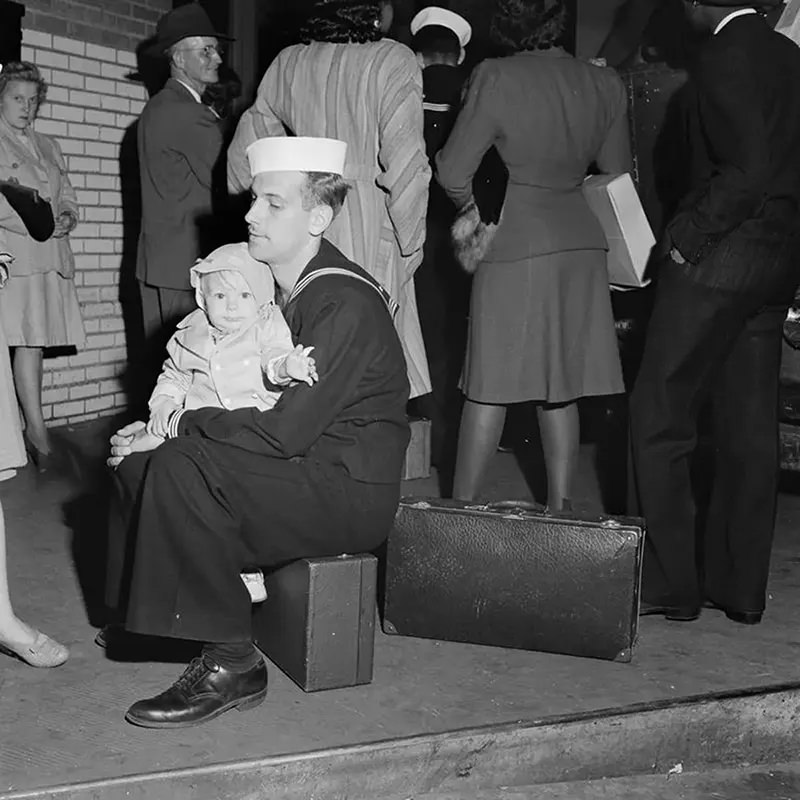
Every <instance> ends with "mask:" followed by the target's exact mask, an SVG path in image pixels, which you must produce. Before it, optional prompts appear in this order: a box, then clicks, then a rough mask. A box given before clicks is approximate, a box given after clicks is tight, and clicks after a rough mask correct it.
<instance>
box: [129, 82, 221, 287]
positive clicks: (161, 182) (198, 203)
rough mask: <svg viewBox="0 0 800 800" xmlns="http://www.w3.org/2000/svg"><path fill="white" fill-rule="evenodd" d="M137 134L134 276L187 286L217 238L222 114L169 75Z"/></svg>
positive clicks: (151, 282)
mask: <svg viewBox="0 0 800 800" xmlns="http://www.w3.org/2000/svg"><path fill="white" fill-rule="evenodd" d="M137 137H138V138H137V142H138V153H139V173H140V176H141V184H142V229H141V233H140V235H139V247H138V252H137V263H136V277H137V278H138V279H139V280H140V281H144V282H145V283H147V284H149V285H151V286H159V287H163V288H169V289H187V290H188V289H190V288H191V287H190V286H189V268H190V267H191V266H192V264H194V262H195V260H196V259H197V258H198V257H199V256H202V255H206V254H207V253H208V252H209V251H210V250H212V249H213V248H214V247H215V246H216V245H217V244H218V238H217V234H216V231H215V228H214V225H213V210H212V206H213V203H212V173H213V170H214V165H215V164H216V162H217V159H218V158H219V157H220V153H221V150H222V132H221V129H220V124H219V118H218V117H217V116H216V115H215V114H214V112H213V111H211V109H210V108H209V107H208V106H206V105H204V104H203V103H198V102H197V100H195V98H194V97H192V95H191V94H190V92H189V90H188V89H187V88H186V87H185V86H183V85H182V84H180V83H179V82H178V81H176V80H174V79H173V78H170V79H169V80H168V81H167V83H166V85H165V86H164V88H163V89H162V90H161V91H160V92H159V93H158V94H156V95H154V96H153V97H152V98H151V99H150V100H149V101H148V103H147V105H146V106H145V107H144V111H143V112H142V116H141V118H140V119H139V125H138V130H137Z"/></svg>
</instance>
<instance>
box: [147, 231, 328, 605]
mask: <svg viewBox="0 0 800 800" xmlns="http://www.w3.org/2000/svg"><path fill="white" fill-rule="evenodd" d="M190 282H191V285H192V286H193V287H194V289H195V294H196V297H197V305H198V306H199V308H198V309H197V310H196V311H193V312H192V313H191V314H189V316H188V317H186V318H185V319H183V320H182V321H181V322H180V323H179V324H178V330H177V331H176V333H175V334H174V336H173V337H172V338H171V339H170V340H169V343H168V344H167V353H168V357H167V360H166V361H165V362H164V366H163V367H162V370H161V375H159V378H158V381H157V382H156V388H155V389H154V390H153V394H152V395H151V396H150V403H149V406H150V419H149V421H148V423H147V430H148V432H150V433H153V434H156V435H157V436H166V433H167V424H168V422H169V417H170V414H172V412H173V411H175V410H176V409H178V408H185V409H195V408H203V407H209V406H211V407H215V408H226V409H229V410H233V409H237V408H245V407H248V406H254V407H256V408H258V409H260V410H261V411H267V410H269V409H270V408H272V407H273V406H274V405H275V403H277V401H278V398H279V397H280V387H282V386H287V385H289V384H291V383H292V382H293V381H303V382H305V383H307V384H308V385H309V386H311V385H313V383H314V382H315V381H316V380H317V370H316V364H315V362H314V359H313V358H312V357H311V356H310V355H309V353H310V352H311V350H312V349H313V348H311V347H303V346H302V345H297V347H293V345H292V335H291V332H290V331H289V326H288V325H287V324H286V320H285V319H284V318H283V314H282V313H281V311H280V309H279V308H278V307H277V306H276V305H275V302H274V296H275V284H274V281H273V278H272V274H271V273H270V271H269V269H268V267H267V266H266V265H264V264H261V263H260V262H258V261H256V260H255V259H254V258H252V256H251V255H250V253H249V252H248V250H247V243H246V242H242V243H239V244H226V245H224V246H223V247H219V248H217V249H216V250H214V252H213V253H211V254H210V255H209V256H206V258H203V259H200V260H199V261H198V262H197V263H196V264H195V265H194V266H193V267H192V268H191V273H190ZM242 580H243V581H244V584H245V586H246V587H247V590H248V591H249V592H250V597H251V599H252V600H253V602H254V603H258V602H261V601H262V600H265V599H266V596H267V593H266V589H265V587H264V576H263V574H262V573H261V571H260V570H258V569H252V570H251V569H248V570H246V571H245V572H243V573H242Z"/></svg>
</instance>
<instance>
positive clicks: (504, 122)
mask: <svg viewBox="0 0 800 800" xmlns="http://www.w3.org/2000/svg"><path fill="white" fill-rule="evenodd" d="M627 109H628V101H627V96H626V93H625V86H624V85H623V83H622V81H621V80H620V78H619V77H618V76H617V74H616V73H615V72H614V71H613V70H610V69H604V68H601V67H595V66H592V65H591V64H587V63H585V62H582V61H579V60H578V59H576V58H573V57H571V56H570V55H568V54H567V53H566V52H565V51H564V50H562V49H560V48H557V47H553V48H551V49H549V50H532V51H525V52H520V53H516V54H515V55H512V56H508V57H507V58H499V59H488V60H486V61H484V62H483V63H481V64H479V65H478V66H477V67H476V68H475V69H474V71H473V73H472V75H471V77H470V81H469V86H468V89H467V94H466V98H465V100H464V105H463V107H462V109H461V111H460V112H459V115H458V119H457V120H456V124H455V127H454V128H453V132H452V133H451V134H450V137H449V139H448V140H447V143H446V144H445V146H444V147H443V148H442V149H441V150H440V151H439V153H438V154H437V156H436V165H437V178H438V180H439V182H440V183H441V184H442V186H443V187H444V189H445V190H446V191H447V193H448V195H450V197H451V198H452V199H453V201H454V202H455V203H456V205H457V206H459V207H460V206H462V205H464V204H465V203H466V202H467V201H469V200H470V198H471V197H472V195H473V183H472V181H473V178H474V177H475V174H476V173H477V171H478V167H479V165H480V163H481V160H482V159H483V156H484V154H485V153H486V151H487V150H489V148H490V147H491V146H492V145H496V147H497V150H498V152H499V153H500V155H501V157H502V159H503V161H504V162H505V165H506V167H507V168H508V171H509V181H508V188H507V191H506V199H505V207H504V210H503V219H502V221H501V222H500V225H499V227H498V229H497V233H496V235H495V237H494V241H493V242H492V244H491V246H490V248H489V252H488V254H487V260H489V261H517V260H520V259H523V258H531V257H533V256H539V255H546V254H549V253H555V252H560V251H567V250H583V249H594V248H597V249H605V248H606V246H607V244H606V239H605V236H604V235H603V229H602V228H601V227H600V223H599V222H598V221H597V218H596V217H595V215H594V214H593V213H592V211H591V209H590V208H589V205H588V203H587V202H586V200H585V198H584V196H583V192H582V191H581V185H582V183H583V180H584V178H585V177H586V174H587V171H588V169H589V166H590V165H591V164H592V163H593V162H595V163H596V164H597V165H598V167H599V169H600V170H601V171H603V172H608V173H613V174H616V173H620V172H628V171H630V170H631V169H632V163H631V154H630V134H629V129H628V114H627Z"/></svg>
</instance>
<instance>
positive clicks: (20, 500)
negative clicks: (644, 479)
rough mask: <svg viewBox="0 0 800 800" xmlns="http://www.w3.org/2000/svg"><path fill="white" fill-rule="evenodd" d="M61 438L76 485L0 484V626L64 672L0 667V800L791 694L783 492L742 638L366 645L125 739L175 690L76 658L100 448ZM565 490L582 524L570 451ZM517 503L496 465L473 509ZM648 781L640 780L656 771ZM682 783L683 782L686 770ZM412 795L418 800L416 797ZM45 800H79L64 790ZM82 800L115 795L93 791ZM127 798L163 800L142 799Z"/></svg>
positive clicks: (797, 587) (726, 625) (797, 553)
mask: <svg viewBox="0 0 800 800" xmlns="http://www.w3.org/2000/svg"><path fill="white" fill-rule="evenodd" d="M75 436H77V437H78V439H79V440H81V441H83V444H82V451H83V452H84V454H85V455H87V454H88V456H89V460H88V461H87V462H84V466H83V471H82V473H81V474H82V476H83V478H82V480H81V481H75V480H66V479H62V478H56V479H47V480H41V479H40V478H39V477H38V476H37V475H35V473H34V472H33V469H32V468H31V467H28V468H26V469H25V470H23V471H22V472H21V473H20V474H19V475H18V476H17V477H16V478H14V479H13V480H11V481H8V482H5V483H3V484H0V498H2V502H3V505H4V507H5V509H6V514H7V522H8V538H9V542H8V544H9V563H10V565H11V573H12V574H11V584H12V591H13V596H14V598H15V605H16V607H17V610H18V612H19V613H20V615H21V616H23V617H24V618H25V619H27V620H29V621H30V622H31V623H33V624H35V625H40V626H41V627H42V628H43V629H44V630H45V631H47V632H49V633H52V634H53V635H54V636H56V637H57V638H59V639H60V640H61V641H63V642H65V643H66V644H68V645H69V646H70V648H71V651H72V657H71V659H70V661H69V662H68V663H67V664H66V665H65V666H64V667H61V668H59V669H57V670H54V671H47V670H35V669H32V668H30V667H27V666H25V665H23V664H21V663H18V662H16V661H13V660H11V659H8V658H3V659H2V663H0V798H2V797H5V796H6V793H15V794H14V796H19V797H21V796H28V797H34V796H36V797H44V796H51V795H49V794H46V793H43V792H38V791H37V790H44V789H45V787H55V786H59V785H60V786H64V785H66V784H75V783H76V782H82V781H84V782H85V781H103V780H107V779H116V778H119V777H120V776H127V775H139V776H142V775H149V774H154V773H157V772H159V771H160V772H162V773H163V772H164V771H169V770H186V769H199V770H200V772H192V775H201V774H204V773H203V770H212V769H213V768H214V765H220V764H239V765H241V764H243V763H246V762H249V760H258V759H264V758H268V757H275V756H282V755H286V754H307V753H312V752H315V753H316V752H321V751H327V750H329V749H330V748H341V747H343V746H347V745H365V744H366V745H369V744H370V743H377V742H384V743H385V742H392V741H395V740H403V739H404V738H406V737H414V736H419V735H426V734H443V733H446V732H453V731H458V730H460V729H469V728H475V727H478V726H484V727H485V726H492V725H505V724H508V723H516V724H524V723H528V722H530V723H534V722H535V721H537V720H539V721H541V720H543V719H546V718H552V717H554V716H555V715H574V714H576V713H579V712H592V711H597V710H600V709H620V708H625V707H628V706H631V705H632V704H648V703H653V702H660V701H667V700H677V699H680V698H683V697H687V696H690V695H706V694H709V693H712V692H719V691H724V690H738V689H745V688H749V687H768V686H771V685H774V684H783V683H791V682H794V681H798V680H800V667H799V666H798V653H799V652H800V625H798V622H800V617H799V615H798V611H797V609H798V606H799V605H800V547H798V531H800V496H797V495H794V494H789V493H785V494H782V495H781V498H780V503H779V514H778V529H777V539H776V546H775V557H774V560H773V569H772V581H771V586H770V604H769V607H768V609H767V613H766V615H765V618H764V621H763V623H762V624H761V625H759V626H755V627H745V626H740V625H736V624H735V623H732V622H730V621H728V620H727V619H726V618H725V617H724V615H723V614H721V613H719V612H711V611H708V612H705V613H704V614H703V616H702V617H701V618H700V619H699V620H698V621H697V622H694V623H690V624H685V623H684V624H681V623H670V622H667V621H665V620H664V619H662V618H659V617H647V618H644V619H643V620H642V622H641V629H640V639H639V644H638V647H637V648H636V650H635V651H634V659H633V662H632V663H631V664H617V663H610V662H602V661H594V660H587V659H579V658H571V657H566V656H557V655H550V654H542V653H531V652H523V651H515V650H502V649H495V648H488V647H478V646H471V645H464V644H455V643H446V642H438V641H428V640H417V639H406V638H400V637H391V636H387V635H385V634H383V633H381V632H378V634H377V637H376V651H375V677H374V680H373V683H372V684H371V685H369V686H363V687H357V688H353V689H341V690H336V691H331V692H323V693H319V694H304V693H303V692H302V691H301V690H300V689H298V688H297V687H296V686H295V685H294V684H293V683H291V682H290V681H289V680H288V678H286V677H285V676H284V675H283V674H282V673H281V672H280V671H279V670H278V669H277V668H274V667H272V668H271V669H270V680H271V686H270V693H269V696H268V698H267V702H265V703H264V704H263V705H262V706H260V707H259V708H257V709H255V710H253V711H251V712H248V713H244V714H239V713H236V714H233V713H229V714H225V715H223V716H222V717H221V718H219V719H218V720H215V721H214V722H212V723H210V724H208V725H205V726H202V727H199V728H191V729H187V730H182V731H148V730H144V729H140V728H135V727H133V726H131V725H129V724H127V723H126V722H125V721H124V720H123V718H122V715H123V713H124V711H125V709H126V708H127V706H128V705H129V704H130V703H131V702H133V701H134V700H136V699H138V698H140V697H144V696H149V695H152V694H155V693H157V692H158V691H161V690H162V689H164V688H165V687H166V686H167V685H168V684H169V683H170V682H171V681H172V680H173V679H174V678H175V677H177V675H178V674H179V673H180V672H181V670H182V664H181V663H180V661H179V659H180V658H181V657H182V655H181V654H178V653H174V654H170V658H171V659H173V660H172V661H170V660H161V661H138V662H134V663H131V662H120V661H112V660H109V659H108V658H107V656H106V654H105V653H104V652H103V651H102V650H100V649H99V648H98V647H96V646H95V645H94V644H93V638H94V634H95V629H94V627H93V623H94V624H96V623H97V619H96V617H95V613H94V612H95V607H96V604H97V588H98V586H99V580H98V579H99V577H100V572H99V570H100V567H101V564H102V553H103V535H104V531H103V519H102V514H101V513H100V512H101V510H102V503H101V502H99V498H98V497H97V494H96V492H95V493H92V492H90V491H87V487H89V486H90V485H91V484H92V482H93V481H94V478H93V477H92V474H91V473H92V469H91V468H89V469H87V468H86V466H85V465H86V464H90V465H91V464H93V463H96V462H97V460H98V458H99V456H100V455H101V454H102V452H103V451H104V448H105V431H101V430H100V429H99V427H94V428H91V427H87V428H83V429H76V430H75V431H72V432H68V438H69V437H73V440H74V437H75ZM581 487H582V488H581V492H580V496H579V497H578V498H576V506H577V508H578V509H579V510H584V511H590V510H594V511H598V512H599V511H600V510H601V509H600V501H599V491H598V487H597V481H596V480H595V478H594V470H593V451H592V448H591V447H589V446H587V447H586V448H585V449H584V452H583V461H582V467H581ZM404 493H405V494H413V495H436V494H437V493H438V489H437V485H436V479H435V477H432V478H430V479H426V480H420V481H410V482H407V484H406V485H405V486H404ZM527 494H528V492H527V488H526V486H525V483H524V480H523V478H522V474H521V472H520V469H519V467H518V465H517V462H516V460H515V458H514V457H513V456H511V455H506V454H498V456H497V457H496V459H495V462H494V464H493V468H492V475H491V481H490V486H489V489H488V495H489V497H490V498H491V499H501V498H509V497H524V496H526V495H527ZM176 662H177V663H176ZM798 744H799V745H800V737H798ZM701 756H702V753H700V752H698V754H697V759H698V762H697V763H702V759H701ZM786 760H790V759H786ZM657 761H658V758H654V762H653V764H654V767H655V765H656V762H657ZM662 766H663V765H662V764H660V763H659V764H658V768H659V770H660V769H661V767H662ZM684 767H685V769H686V770H687V771H689V770H690V769H691V764H690V763H686V764H684ZM497 778H498V781H501V780H502V776H500V775H498V776H497ZM439 779H440V780H443V777H442V776H440V777H439ZM192 780H195V781H197V780H200V778H198V777H195V778H192ZM426 781H427V782H426V783H425V786H424V787H422V788H424V789H425V792H427V793H435V791H436V790H437V786H438V784H437V783H436V775H432V774H429V775H428V776H427V778H426ZM120 785H121V784H120ZM142 785H144V784H142ZM262 786H263V784H262ZM416 790H417V791H418V792H419V795H420V797H423V796H424V795H425V792H423V791H422V789H421V788H420V787H417V788H416ZM120 791H122V789H120ZM410 791H411V790H410V789H409V792H410ZM17 792H23V793H26V794H24V795H23V794H16V793H17ZM109 792H110V790H109ZM52 796H54V797H55V796H75V797H77V796H79V795H78V794H77V793H75V794H71V793H70V790H68V789H64V790H63V791H62V792H60V793H57V794H56V793H53V794H52ZM80 796H81V797H83V796H84V795H80ZM85 796H87V797H88V796H92V797H106V796H108V797H112V796H114V797H116V796H118V795H117V794H114V793H108V794H105V793H103V791H102V790H100V789H98V790H97V791H94V790H92V793H91V794H87V795H85ZM119 796H123V795H122V794H120V795H119ZM130 796H137V797H153V798H155V797H164V796H165V795H163V793H162V794H160V795H159V794H158V793H152V794H148V792H147V790H146V789H142V790H141V791H138V790H137V793H135V795H130ZM169 796H174V797H178V796H181V797H184V796H185V797H204V796H208V795H204V794H202V793H198V794H192V793H191V792H189V793H181V794H178V793H175V794H172V795H169ZM220 796H221V795H220ZM229 796H244V795H239V794H231V795H229ZM247 796H251V795H249V794H248V795H247ZM252 796H257V795H256V794H253V795H252ZM258 796H261V795H258ZM263 796H269V797H273V796H275V797H277V796H278V795H273V794H270V793H269V792H266V793H265V794H263ZM287 796H288V795H287ZM309 796H310V795H309ZM317 796H323V797H328V796H331V797H333V796H336V797H339V796H341V797H352V798H356V797H360V796H361V795H358V794H356V793H353V794H336V795H317ZM386 796H388V795H386ZM408 796H411V794H409V795H408ZM466 796H467V795H463V797H466ZM476 796H478V795H476ZM487 796H488V795H487ZM497 796H498V797H499V796H501V795H497ZM531 796H533V795H531ZM542 796H545V797H546V796H554V797H555V796H556V795H542ZM562 796H566V795H562ZM575 796H576V797H577V796H582V795H575ZM587 796H588V795H587ZM598 796H611V795H598ZM649 796H650V795H642V797H649ZM652 796H655V795H652ZM665 796H667V795H665ZM669 796H670V797H672V796H673V795H669ZM674 796H676V797H677V796H679V795H674Z"/></svg>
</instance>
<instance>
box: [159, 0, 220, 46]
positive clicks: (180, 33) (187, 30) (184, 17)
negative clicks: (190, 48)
mask: <svg viewBox="0 0 800 800" xmlns="http://www.w3.org/2000/svg"><path fill="white" fill-rule="evenodd" d="M189 36H213V37H214V38H216V39H226V40H228V41H230V40H231V39H232V37H230V36H226V35H225V34H224V33H218V32H217V31H215V30H214V26H213V25H212V24H211V20H210V19H209V18H208V14H206V12H205V9H204V8H203V7H202V6H201V5H200V4H199V3H187V4H186V5H182V6H178V8H173V9H172V11H168V12H167V13H166V14H164V16H163V17H161V19H160V20H159V21H158V24H157V25H156V35H155V36H154V37H153V40H152V43H151V44H150V47H149V48H148V50H150V51H151V52H153V53H163V52H164V51H165V50H166V49H167V48H169V47H172V45H174V44H177V43H178V42H179V41H180V40H181V39H186V38H187V37H189Z"/></svg>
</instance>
